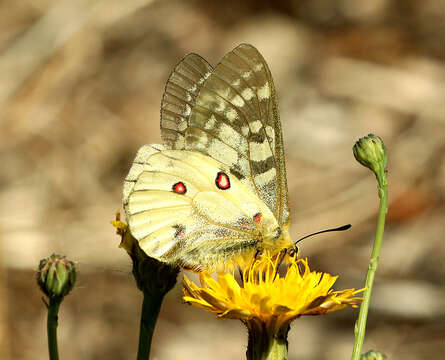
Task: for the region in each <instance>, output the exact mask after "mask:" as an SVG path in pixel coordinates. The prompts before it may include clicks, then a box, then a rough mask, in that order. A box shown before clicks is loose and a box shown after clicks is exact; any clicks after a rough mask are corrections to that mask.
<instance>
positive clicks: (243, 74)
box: [241, 71, 252, 79]
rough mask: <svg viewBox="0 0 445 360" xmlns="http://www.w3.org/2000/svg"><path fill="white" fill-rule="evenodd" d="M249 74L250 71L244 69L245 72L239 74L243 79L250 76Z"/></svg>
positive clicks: (250, 73)
mask: <svg viewBox="0 0 445 360" xmlns="http://www.w3.org/2000/svg"><path fill="white" fill-rule="evenodd" d="M251 76H252V71H246V72H244V73H242V74H241V77H242V78H243V79H248V78H250V77H251Z"/></svg>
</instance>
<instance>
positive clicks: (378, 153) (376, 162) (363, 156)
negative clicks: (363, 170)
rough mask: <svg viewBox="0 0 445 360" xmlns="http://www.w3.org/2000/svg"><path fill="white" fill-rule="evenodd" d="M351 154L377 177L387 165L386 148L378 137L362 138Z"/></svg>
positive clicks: (371, 135) (370, 135)
mask: <svg viewBox="0 0 445 360" xmlns="http://www.w3.org/2000/svg"><path fill="white" fill-rule="evenodd" d="M353 152H354V157H355V158H356V160H357V161H358V162H359V163H360V164H362V165H363V166H366V167H367V168H369V169H371V171H373V172H374V173H375V174H376V176H377V177H379V175H381V174H382V173H383V172H384V171H385V169H386V163H387V157H386V148H385V144H384V143H383V141H382V139H381V138H379V137H378V136H376V135H373V134H369V135H368V136H365V137H362V138H361V139H359V140H358V141H357V142H356V143H355V145H354V147H353Z"/></svg>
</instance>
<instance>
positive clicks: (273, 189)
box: [181, 44, 289, 225]
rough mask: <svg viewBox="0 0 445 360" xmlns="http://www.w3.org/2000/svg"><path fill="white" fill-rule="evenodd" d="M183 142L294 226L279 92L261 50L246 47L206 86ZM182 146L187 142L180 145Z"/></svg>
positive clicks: (280, 219) (224, 62) (226, 60)
mask: <svg viewBox="0 0 445 360" xmlns="http://www.w3.org/2000/svg"><path fill="white" fill-rule="evenodd" d="M193 99H194V106H193V107H192V111H191V114H190V117H189V118H188V123H187V127H186V129H185V131H184V132H182V133H181V136H184V141H185V145H184V148H185V149H187V150H195V151H200V152H202V153H204V154H206V155H208V156H211V157H212V158H214V159H216V160H218V161H220V162H222V163H224V164H226V165H228V166H229V167H230V169H231V172H232V173H233V174H235V175H236V176H237V177H238V178H239V179H240V180H241V181H242V182H243V183H244V184H246V185H247V186H249V187H250V188H251V189H252V190H253V191H255V192H256V193H257V195H258V197H259V198H260V199H262V200H263V202H264V203H265V204H266V205H267V206H268V207H269V208H270V209H271V211H272V212H273V213H274V215H275V217H276V218H277V220H278V222H279V224H280V225H287V224H288V222H289V209H288V195H287V181H286V169H285V162H284V151H283V139H282V131H281V124H280V119H279V113H278V104H277V100H276V94H275V88H274V85H273V79H272V76H271V73H270V70H269V68H268V66H267V64H266V61H265V60H264V58H263V57H262V56H261V54H260V53H259V52H258V50H257V49H256V48H254V47H253V46H251V45H248V44H241V45H239V46H238V47H236V48H235V49H234V50H232V51H231V52H229V53H228V54H226V55H225V56H224V58H223V59H222V60H221V62H220V63H219V64H218V65H217V66H216V68H215V70H214V71H213V72H211V73H210V75H209V76H207V77H206V78H205V80H204V83H203V84H202V86H201V88H200V90H199V93H198V95H197V96H196V97H195V98H193ZM181 141H182V139H181Z"/></svg>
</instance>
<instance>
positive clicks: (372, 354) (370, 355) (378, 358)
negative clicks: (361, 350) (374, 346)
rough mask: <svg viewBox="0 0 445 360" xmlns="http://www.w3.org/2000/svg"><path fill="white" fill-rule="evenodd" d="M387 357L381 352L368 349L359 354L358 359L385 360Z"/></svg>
mask: <svg viewBox="0 0 445 360" xmlns="http://www.w3.org/2000/svg"><path fill="white" fill-rule="evenodd" d="M387 359H388V358H387V357H386V356H385V355H383V354H382V353H380V352H378V351H374V350H370V351H368V352H367V353H366V354H362V355H361V356H360V360H387Z"/></svg>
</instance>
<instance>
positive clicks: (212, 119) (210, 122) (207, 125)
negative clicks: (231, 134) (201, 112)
mask: <svg viewBox="0 0 445 360" xmlns="http://www.w3.org/2000/svg"><path fill="white" fill-rule="evenodd" d="M215 124H216V118H215V115H213V114H212V116H210V118H209V119H208V120H207V122H206V123H205V125H204V129H206V130H211V129H213V128H214V127H215Z"/></svg>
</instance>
